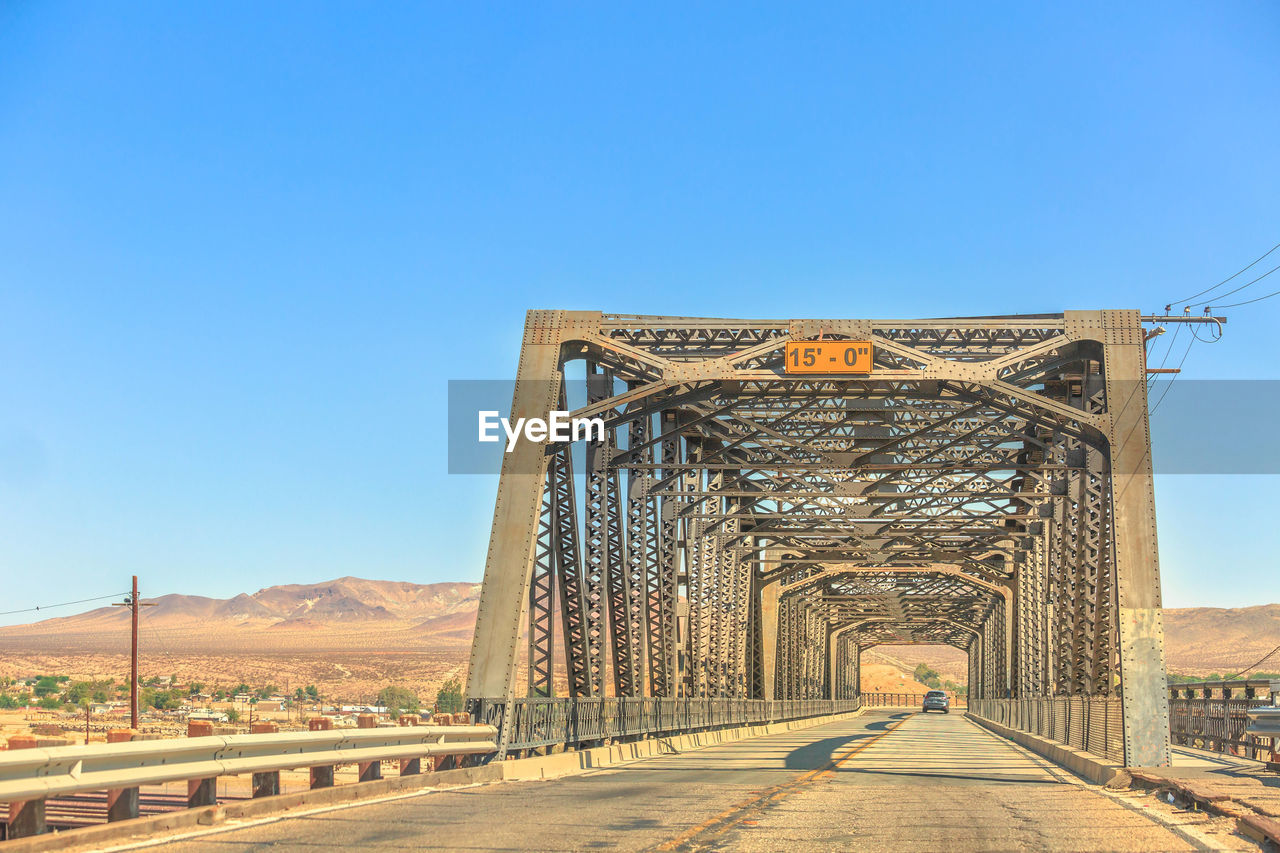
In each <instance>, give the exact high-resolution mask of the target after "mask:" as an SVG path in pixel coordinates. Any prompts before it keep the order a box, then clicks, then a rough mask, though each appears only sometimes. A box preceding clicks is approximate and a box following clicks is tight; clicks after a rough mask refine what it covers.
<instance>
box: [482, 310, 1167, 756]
mask: <svg viewBox="0 0 1280 853" xmlns="http://www.w3.org/2000/svg"><path fill="white" fill-rule="evenodd" d="M817 339H832V340H841V339H844V340H866V341H870V342H871V343H872V345H873V351H874V357H873V366H872V369H871V372H870V373H866V374H859V375H850V374H789V373H787V372H786V369H785V365H784V361H783V357H784V347H785V344H786V343H787V342H788V341H805V340H817ZM567 367H568V368H569V370H570V373H569V374H566V368H567ZM583 373H585V375H586V377H587V382H586V386H587V388H586V393H585V394H584V395H571V394H566V390H565V388H566V385H567V384H569V380H567V379H566V375H577V376H580V375H582V374H583ZM579 397H580V398H581V399H582V400H583V402H582V404H581V405H579V406H578V407H577V409H576V410H575V411H574V412H573V415H574V416H577V417H587V416H594V417H600V418H602V419H603V420H604V422H605V424H606V434H605V439H604V440H603V441H599V442H590V443H585V442H584V443H579V444H578V445H576V446H575V445H573V444H556V443H541V444H539V443H534V442H522V443H520V444H519V445H517V447H516V448H515V450H514V451H513V452H511V453H509V454H507V455H506V456H505V457H504V462H503V474H502V478H501V481H500V483H499V492H498V502H497V508H496V510H495V517H494V526H493V532H492V536H491V541H490V548H489V557H488V562H487V565H486V572H485V582H484V587H483V590H482V594H481V603H480V614H479V621H478V624H477V629H476V639H475V645H474V648H473V653H472V659H471V670H470V675H469V682H468V692H469V695H470V696H471V697H472V698H477V699H486V700H491V701H492V700H501V699H502V697H504V696H505V697H511V696H517V695H549V694H550V692H551V691H552V690H553V689H554V688H555V685H556V684H557V683H558V682H557V680H556V674H555V671H556V669H557V668H560V673H561V674H560V678H561V680H562V681H563V683H564V684H566V685H567V688H562V689H567V692H568V694H569V696H571V697H602V696H624V697H625V696H633V697H641V696H653V697H683V696H689V697H737V698H755V699H806V698H831V699H843V698H850V697H853V696H856V695H857V692H858V690H859V662H860V654H861V652H862V651H864V650H866V649H867V648H870V647H872V646H875V645H879V644H886V643H945V644H948V645H952V646H955V647H957V648H960V649H962V650H964V651H966V652H967V653H968V656H969V662H970V666H969V671H970V683H969V690H970V695H971V696H972V697H974V698H979V699H1010V700H1012V699H1019V698H1032V697H1045V696H1064V695H1065V696H1083V697H1096V698H1106V697H1112V696H1119V697H1120V698H1121V699H1122V700H1123V705H1124V715H1125V716H1124V719H1125V727H1124V748H1125V754H1126V757H1127V758H1128V759H1129V760H1130V763H1151V764H1159V763H1162V762H1163V761H1165V760H1166V759H1167V748H1168V743H1167V723H1166V722H1165V720H1166V719H1167V707H1166V701H1167V700H1166V699H1165V695H1166V694H1165V690H1164V683H1163V678H1164V672H1163V637H1162V629H1161V625H1160V613H1159V573H1158V566H1157V560H1156V539H1155V522H1154V507H1153V498H1152V488H1151V459H1150V445H1149V438H1148V430H1147V401H1146V384H1145V351H1144V339H1143V332H1142V326H1141V318H1140V316H1139V315H1138V313H1137V312H1136V311H1070V312H1065V313H1063V314H1054V315H1034V316H1027V315H1020V316H1012V317H970V318H952V319H946V318H943V319H930V320H835V319H833V320H734V319H705V318H681V317H631V316H621V315H607V314H600V313H596V312H570V311H532V312H530V313H529V317H528V323H527V325H526V330H525V339H524V344H523V348H522V353H521V359H520V369H519V375H518V380H517V389H516V395H515V400H514V404H513V416H525V417H529V416H535V417H545V416H546V413H547V412H548V411H550V410H552V409H555V408H557V407H559V408H563V407H564V401H566V400H568V399H574V398H579ZM575 481H576V482H575ZM522 632H523V634H524V636H525V637H526V641H525V642H526V643H527V646H526V648H527V654H528V663H529V667H528V671H529V677H528V680H527V683H522V684H519V685H517V684H516V683H515V673H516V670H517V667H516V664H517V648H518V645H519V638H520V636H521V634H522Z"/></svg>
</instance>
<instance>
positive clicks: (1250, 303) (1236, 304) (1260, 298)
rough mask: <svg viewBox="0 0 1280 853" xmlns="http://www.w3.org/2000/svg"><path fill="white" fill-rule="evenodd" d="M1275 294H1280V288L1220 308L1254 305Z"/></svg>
mask: <svg viewBox="0 0 1280 853" xmlns="http://www.w3.org/2000/svg"><path fill="white" fill-rule="evenodd" d="M1276 269H1280V267H1277V268H1276ZM1271 272H1275V270H1272V271H1271ZM1224 295H1225V294H1224ZM1273 296H1280V290H1273V291H1271V292H1270V293H1268V294H1267V295H1266V296H1259V297H1258V298H1257V299H1246V300H1245V301H1244V302H1232V303H1231V304H1230V305H1219V306H1218V307H1219V308H1238V307H1240V306H1241V305H1252V304H1253V303H1255V302H1261V301H1262V300H1264V299H1270V298H1271V297H1273Z"/></svg>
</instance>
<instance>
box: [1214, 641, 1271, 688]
mask: <svg viewBox="0 0 1280 853" xmlns="http://www.w3.org/2000/svg"><path fill="white" fill-rule="evenodd" d="M1276 652H1280V646H1276V647H1275V648H1274V649H1272V650H1271V651H1269V652H1267V653H1266V654H1265V655H1263V656H1262V657H1261V658H1260V659H1259V660H1258V661H1257V662H1256V663H1254V664H1253V665H1252V666H1246V667H1245V668H1244V669H1242V670H1240V671H1239V672H1237V673H1236V674H1235V675H1233V676H1231V677H1230V678H1225V679H1223V680H1224V681H1234V680H1235V679H1237V678H1239V677H1240V676H1242V675H1244V674H1245V673H1246V672H1252V671H1253V670H1255V669H1257V668H1258V667H1259V666H1261V665H1262V664H1264V663H1266V662H1267V660H1268V659H1269V658H1270V657H1271V656H1272V655H1274V654H1275V653H1276Z"/></svg>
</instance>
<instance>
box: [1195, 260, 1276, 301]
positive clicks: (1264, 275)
mask: <svg viewBox="0 0 1280 853" xmlns="http://www.w3.org/2000/svg"><path fill="white" fill-rule="evenodd" d="M1276 270H1280V264H1276V265H1275V266H1274V267H1272V268H1271V269H1269V270H1267V271H1266V272H1264V273H1263V274H1262V275H1260V276H1258V277H1257V278H1255V279H1254V280H1253V281H1251V282H1248V284H1242V285H1240V286H1239V287H1237V288H1236V289H1235V290H1228V291H1227V292H1226V293H1219V294H1218V295H1217V296H1216V297H1214V299H1209V300H1206V301H1204V302H1193V303H1191V304H1190V305H1188V306H1187V307H1188V308H1195V307H1196V306H1197V305H1208V304H1209V303H1210V302H1214V301H1216V300H1218V299H1225V298H1226V297H1228V296H1230V295H1231V294H1233V293H1239V292H1240V291H1242V290H1244V289H1245V288H1246V287H1248V286H1249V285H1250V284H1257V283H1258V282H1260V281H1262V280H1263V279H1264V278H1266V277H1267V276H1269V275H1271V274H1272V273H1273V272H1275V271H1276ZM1240 304H1241V305H1243V304H1244V303H1240ZM1219 307H1225V308H1230V307H1231V306H1230V305H1226V306H1219Z"/></svg>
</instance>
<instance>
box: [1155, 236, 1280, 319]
mask: <svg viewBox="0 0 1280 853" xmlns="http://www.w3.org/2000/svg"><path fill="white" fill-rule="evenodd" d="M1276 249H1280V243H1276V244H1275V245H1274V246H1272V247H1271V248H1270V249H1267V251H1266V252H1264V253H1263V254H1262V255H1261V256H1260V257H1259V258H1258V259H1257V260H1255V261H1254V262H1253V263H1251V264H1249V265H1248V266H1246V267H1243V268H1242V269H1240V270H1238V271H1236V272H1234V273H1232V274H1231V275H1229V276H1227V277H1226V278H1224V279H1223V280H1222V281H1220V282H1218V283H1217V284H1215V285H1214V286H1213V287H1206V288H1205V289H1204V290H1202V291H1200V292H1199V293H1193V294H1191V295H1190V296H1188V297H1187V298H1186V299H1175V300H1173V301H1171V302H1170V303H1169V304H1170V305H1181V304H1183V303H1186V302H1190V301H1191V300H1192V299H1195V298H1196V297H1198V296H1204V295H1205V294H1206V293H1208V292H1209V291H1211V290H1217V289H1218V288H1219V287H1222V285H1224V284H1226V283H1227V282H1229V281H1231V280H1232V279H1233V278H1235V277H1236V276H1238V275H1240V274H1241V273H1243V272H1245V271H1246V270H1248V269H1249V268H1250V267H1253V266H1256V265H1257V263H1258V261H1261V260H1263V259H1265V258H1266V257H1267V255H1270V254H1271V253H1272V252H1274V251H1275V250H1276ZM1272 272H1274V270H1272ZM1270 274H1271V273H1267V275H1270ZM1247 286H1248V285H1246V287H1247ZM1233 292H1234V291H1233ZM1222 295H1223V296H1225V295H1226V294H1222ZM1197 304H1204V303H1197Z"/></svg>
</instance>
